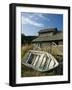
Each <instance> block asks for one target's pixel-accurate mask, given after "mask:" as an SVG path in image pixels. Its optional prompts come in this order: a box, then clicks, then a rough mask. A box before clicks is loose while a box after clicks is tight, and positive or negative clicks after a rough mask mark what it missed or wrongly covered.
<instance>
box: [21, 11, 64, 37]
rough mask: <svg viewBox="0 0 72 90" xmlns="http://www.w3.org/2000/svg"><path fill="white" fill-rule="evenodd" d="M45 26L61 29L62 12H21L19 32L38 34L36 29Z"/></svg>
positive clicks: (44, 27) (30, 34)
mask: <svg viewBox="0 0 72 90" xmlns="http://www.w3.org/2000/svg"><path fill="white" fill-rule="evenodd" d="M46 28H57V29H58V30H63V15H62V14H47V13H26V12H22V13H21V29H22V30H21V32H22V33H24V34H25V35H27V36H28V35H29V36H34V35H38V31H39V30H41V29H46Z"/></svg>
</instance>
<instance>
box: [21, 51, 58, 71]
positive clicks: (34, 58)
mask: <svg viewBox="0 0 72 90" xmlns="http://www.w3.org/2000/svg"><path fill="white" fill-rule="evenodd" d="M22 64H24V65H25V66H27V67H30V68H32V69H34V70H37V71H41V72H45V71H49V70H51V69H54V68H55V67H57V66H58V65H59V63H58V61H57V60H56V59H55V58H54V57H53V56H52V55H51V54H50V53H48V52H44V51H35V50H29V51H28V53H26V55H25V56H24V58H23V60H22Z"/></svg>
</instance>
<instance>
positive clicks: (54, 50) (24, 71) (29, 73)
mask: <svg viewBox="0 0 72 90" xmlns="http://www.w3.org/2000/svg"><path fill="white" fill-rule="evenodd" d="M58 48H61V47H51V48H50V47H48V48H47V47H45V48H42V50H43V51H46V52H49V53H51V54H52V55H53V56H54V57H55V58H56V59H57V60H58V62H59V63H60V65H59V66H58V67H57V68H55V69H54V70H50V71H48V72H39V71H35V70H33V69H32V68H28V67H26V66H25V65H23V64H21V77H33V76H55V75H63V56H62V55H58V53H59V52H60V51H59V49H58ZM31 49H33V46H32V45H25V46H22V47H21V58H23V57H24V56H25V54H26V52H28V51H29V50H31Z"/></svg>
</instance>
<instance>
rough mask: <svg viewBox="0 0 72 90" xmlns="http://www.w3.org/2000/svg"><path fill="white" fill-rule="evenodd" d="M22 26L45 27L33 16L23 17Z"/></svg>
mask: <svg viewBox="0 0 72 90" xmlns="http://www.w3.org/2000/svg"><path fill="white" fill-rule="evenodd" d="M22 24H31V25H33V26H36V27H44V24H43V23H39V22H37V21H35V20H33V19H32V16H29V17H26V16H22Z"/></svg>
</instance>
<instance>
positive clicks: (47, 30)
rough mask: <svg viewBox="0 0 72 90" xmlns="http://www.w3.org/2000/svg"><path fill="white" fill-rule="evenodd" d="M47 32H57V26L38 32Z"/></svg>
mask: <svg viewBox="0 0 72 90" xmlns="http://www.w3.org/2000/svg"><path fill="white" fill-rule="evenodd" d="M46 32H57V28H48V29H43V30H40V31H39V32H38V33H46Z"/></svg>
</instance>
